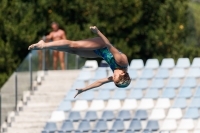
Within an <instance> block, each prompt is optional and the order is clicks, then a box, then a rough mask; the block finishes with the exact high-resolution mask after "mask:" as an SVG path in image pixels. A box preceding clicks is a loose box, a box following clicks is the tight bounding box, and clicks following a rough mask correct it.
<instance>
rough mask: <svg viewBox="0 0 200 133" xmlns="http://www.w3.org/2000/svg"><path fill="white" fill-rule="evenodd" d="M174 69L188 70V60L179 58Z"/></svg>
mask: <svg viewBox="0 0 200 133" xmlns="http://www.w3.org/2000/svg"><path fill="white" fill-rule="evenodd" d="M176 67H179V68H188V67H190V60H189V59H188V58H179V59H178V61H177V63H176Z"/></svg>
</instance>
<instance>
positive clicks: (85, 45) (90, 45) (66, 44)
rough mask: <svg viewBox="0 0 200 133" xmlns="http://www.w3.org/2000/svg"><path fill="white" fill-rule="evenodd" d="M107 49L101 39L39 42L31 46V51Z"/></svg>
mask: <svg viewBox="0 0 200 133" xmlns="http://www.w3.org/2000/svg"><path fill="white" fill-rule="evenodd" d="M104 47H106V44H105V43H104V41H103V40H102V39H101V38H100V37H96V38H91V39H86V40H80V41H70V40H58V41H53V42H47V43H45V42H44V41H42V40H41V41H39V42H38V43H36V44H33V45H30V46H29V48H28V49H29V50H31V49H33V50H38V49H43V48H45V49H55V48H67V49H80V50H95V49H99V48H104Z"/></svg>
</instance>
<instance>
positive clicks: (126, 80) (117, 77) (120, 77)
mask: <svg viewBox="0 0 200 133" xmlns="http://www.w3.org/2000/svg"><path fill="white" fill-rule="evenodd" d="M113 81H114V83H115V85H116V86H117V87H119V88H125V87H127V86H128V85H129V84H130V82H131V79H130V77H129V74H128V73H127V72H125V71H123V70H115V71H114V75H113Z"/></svg>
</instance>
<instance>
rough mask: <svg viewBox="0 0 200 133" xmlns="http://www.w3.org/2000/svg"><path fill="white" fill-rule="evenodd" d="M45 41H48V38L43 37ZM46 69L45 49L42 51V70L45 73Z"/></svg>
mask: <svg viewBox="0 0 200 133" xmlns="http://www.w3.org/2000/svg"><path fill="white" fill-rule="evenodd" d="M42 39H43V41H46V36H43V37H42ZM45 69H46V51H45V49H43V50H42V70H43V71H45Z"/></svg>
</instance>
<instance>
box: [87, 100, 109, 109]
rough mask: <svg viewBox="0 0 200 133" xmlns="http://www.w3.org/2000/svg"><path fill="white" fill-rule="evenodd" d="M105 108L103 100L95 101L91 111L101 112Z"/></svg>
mask: <svg viewBox="0 0 200 133" xmlns="http://www.w3.org/2000/svg"><path fill="white" fill-rule="evenodd" d="M104 108H105V104H104V101H103V100H93V101H92V103H91V106H90V108H89V110H94V111H99V110H103V109H104Z"/></svg>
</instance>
